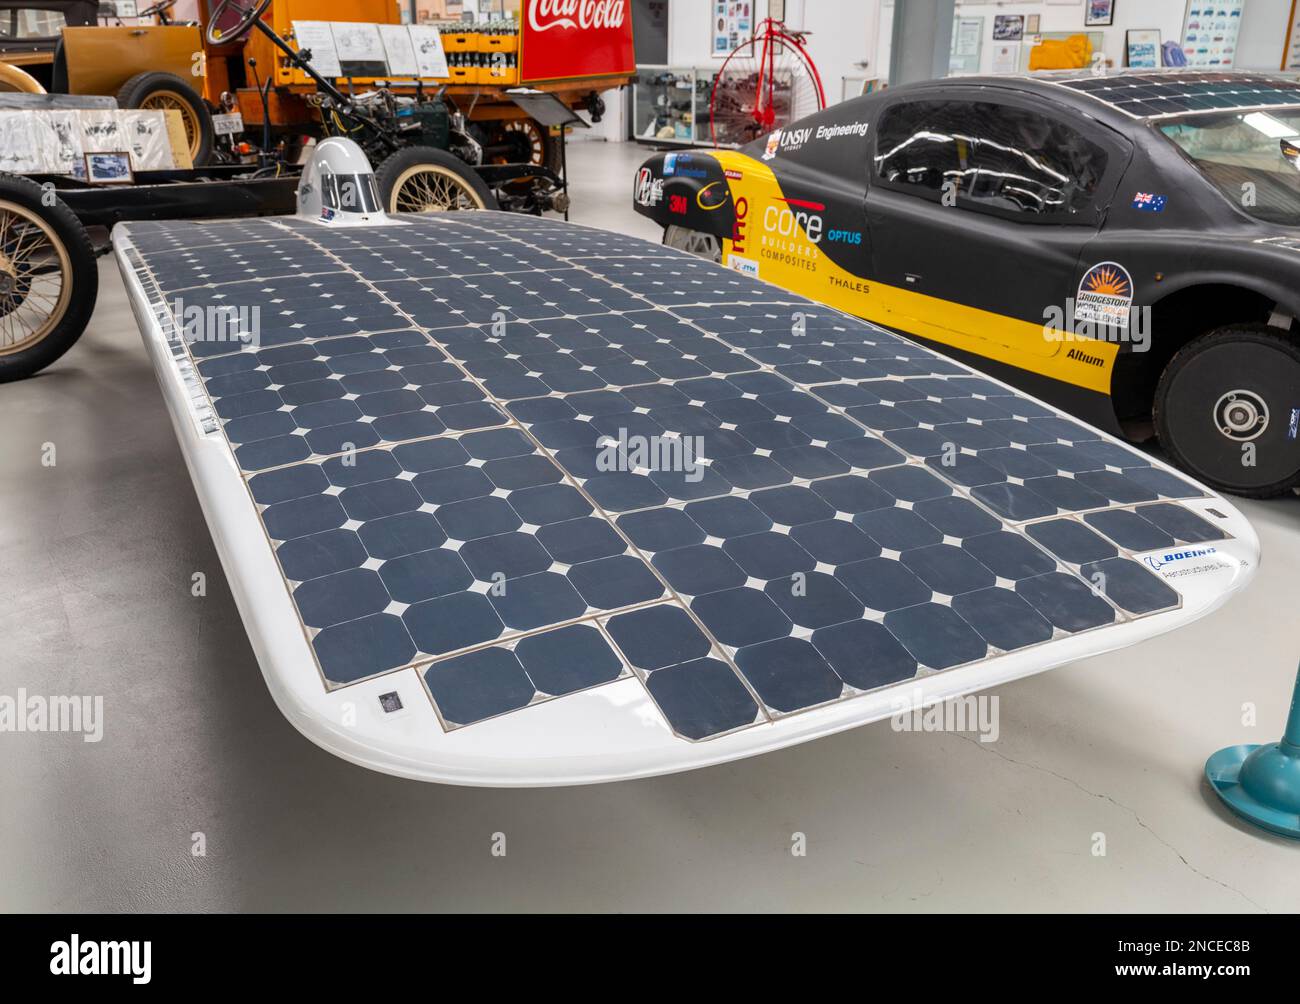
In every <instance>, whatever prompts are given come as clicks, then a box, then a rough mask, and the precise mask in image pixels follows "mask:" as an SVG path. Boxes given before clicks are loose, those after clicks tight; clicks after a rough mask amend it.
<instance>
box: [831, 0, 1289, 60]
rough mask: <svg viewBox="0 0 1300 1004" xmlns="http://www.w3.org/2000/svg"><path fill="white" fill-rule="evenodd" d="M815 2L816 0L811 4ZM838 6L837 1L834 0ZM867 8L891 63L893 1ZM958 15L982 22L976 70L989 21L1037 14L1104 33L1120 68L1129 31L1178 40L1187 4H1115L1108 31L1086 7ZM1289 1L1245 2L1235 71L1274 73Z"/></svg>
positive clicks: (1006, 0)
mask: <svg viewBox="0 0 1300 1004" xmlns="http://www.w3.org/2000/svg"><path fill="white" fill-rule="evenodd" d="M810 2H813V3H816V2H817V0H810ZM832 2H837V0H832ZM865 3H866V5H867V6H870V7H880V8H882V9H881V17H880V21H881V25H880V31H879V35H878V40H879V45H878V56H877V64H878V66H880V67H885V68H886V69H887V67H888V64H889V41H890V31H891V28H892V25H893V13H894V12H893V6H894V4H893V0H865ZM957 10H958V13H960V14H964V15H965V16H967V17H983V18H984V46H983V49H982V51H981V53H980V62H981V65H980V72H981V73H989V72H991V71H992V68H993V18H994V16H995V15H997V14H1026V15H1028V14H1039V15H1041V17H1042V30H1043V31H1044V32H1061V31H1086V32H1097V31H1099V32H1102V33H1103V34H1104V36H1105V47H1104V51H1105V53H1106V57H1107V58H1108V59H1109V60H1111V61H1112V63H1113V64H1114V65H1115V66H1117V67H1122V66H1123V65H1124V34H1125V32H1126V31H1127V30H1128V29H1129V28H1158V29H1160V36H1161V40H1162V41H1168V40H1170V39H1175V40H1179V41H1181V40H1182V34H1183V20H1184V17H1185V15H1186V13H1187V0H1116V3H1115V24H1114V25H1113V26H1112V27H1109V28H1087V27H1085V26H1084V24H1083V13H1084V4H1083V0H1079V2H1078V3H1076V4H1074V5H1057V4H1047V3H1043V2H1041V0H1040V2H1037V3H1016V2H1010V0H997V2H992V3H962V2H961V0H958V3H957ZM1290 10H1291V0H1246V7H1245V11H1244V16H1243V17H1242V25H1241V38H1240V41H1239V43H1238V47H1237V64H1236V65H1237V68H1238V69H1247V70H1276V69H1278V67H1279V66H1281V64H1282V47H1283V41H1284V37H1285V33H1286V29H1287V18H1288V16H1289V14H1290Z"/></svg>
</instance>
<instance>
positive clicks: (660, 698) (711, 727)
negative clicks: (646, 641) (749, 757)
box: [646, 659, 759, 740]
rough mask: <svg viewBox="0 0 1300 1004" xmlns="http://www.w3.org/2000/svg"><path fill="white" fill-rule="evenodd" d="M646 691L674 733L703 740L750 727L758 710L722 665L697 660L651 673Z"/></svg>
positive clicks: (725, 666) (727, 667) (705, 660)
mask: <svg viewBox="0 0 1300 1004" xmlns="http://www.w3.org/2000/svg"><path fill="white" fill-rule="evenodd" d="M646 688H647V689H648V690H649V691H650V695H651V696H652V697H653V698H654V699H655V703H656V704H657V705H658V706H659V710H660V711H662V712H663V713H664V717H665V718H666V719H668V722H669V724H670V725H671V726H672V728H673V731H675V732H676V733H678V734H679V735H682V736H685V737H686V738H687V739H696V740H699V739H706V738H708V737H710V736H716V735H720V734H722V733H724V732H730V731H732V730H734V729H739V728H743V727H744V726H746V725H752V724H753V723H754V721H755V719H756V718H758V717H759V708H758V705H757V703H755V701H754V698H753V697H752V696H751V695H750V693H749V691H748V690H746V689H745V685H744V684H743V683H741V682H740V680H739V679H738V678H737V676H736V674H735V673H733V672H732V671H731V667H729V666H728V665H727V664H726V663H724V662H719V661H718V660H717V659H697V660H695V661H694V662H686V663H681V664H679V665H676V666H670V667H668V668H666V669H660V670H657V671H656V672H654V673H651V674H650V678H649V679H648V680H647V681H646Z"/></svg>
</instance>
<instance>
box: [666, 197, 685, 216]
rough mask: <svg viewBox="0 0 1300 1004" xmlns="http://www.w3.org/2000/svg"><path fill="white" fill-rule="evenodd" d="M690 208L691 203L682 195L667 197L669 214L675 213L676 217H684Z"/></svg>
mask: <svg viewBox="0 0 1300 1004" xmlns="http://www.w3.org/2000/svg"><path fill="white" fill-rule="evenodd" d="M690 208H691V203H690V200H689V199H687V198H686V196H684V195H670V196H668V211H669V212H670V213H676V214H677V215H678V216H685V215H686V213H687V212H688V211H689V210H690Z"/></svg>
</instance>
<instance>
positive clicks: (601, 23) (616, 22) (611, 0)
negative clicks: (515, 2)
mask: <svg viewBox="0 0 1300 1004" xmlns="http://www.w3.org/2000/svg"><path fill="white" fill-rule="evenodd" d="M626 14H627V3H626V0H534V2H533V3H530V4H529V5H528V27H530V28H532V29H533V31H550V30H551V29H552V28H581V29H582V30H583V31H586V30H587V29H588V28H621V27H622V26H623V20H624V18H625V17H626Z"/></svg>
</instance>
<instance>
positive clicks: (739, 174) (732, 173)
mask: <svg viewBox="0 0 1300 1004" xmlns="http://www.w3.org/2000/svg"><path fill="white" fill-rule="evenodd" d="M722 173H723V174H724V175H725V176H726V178H727V180H728V181H744V180H745V172H744V171H737V170H735V169H734V168H730V167H729V168H727V169H726V170H725V171H723V172H722Z"/></svg>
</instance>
